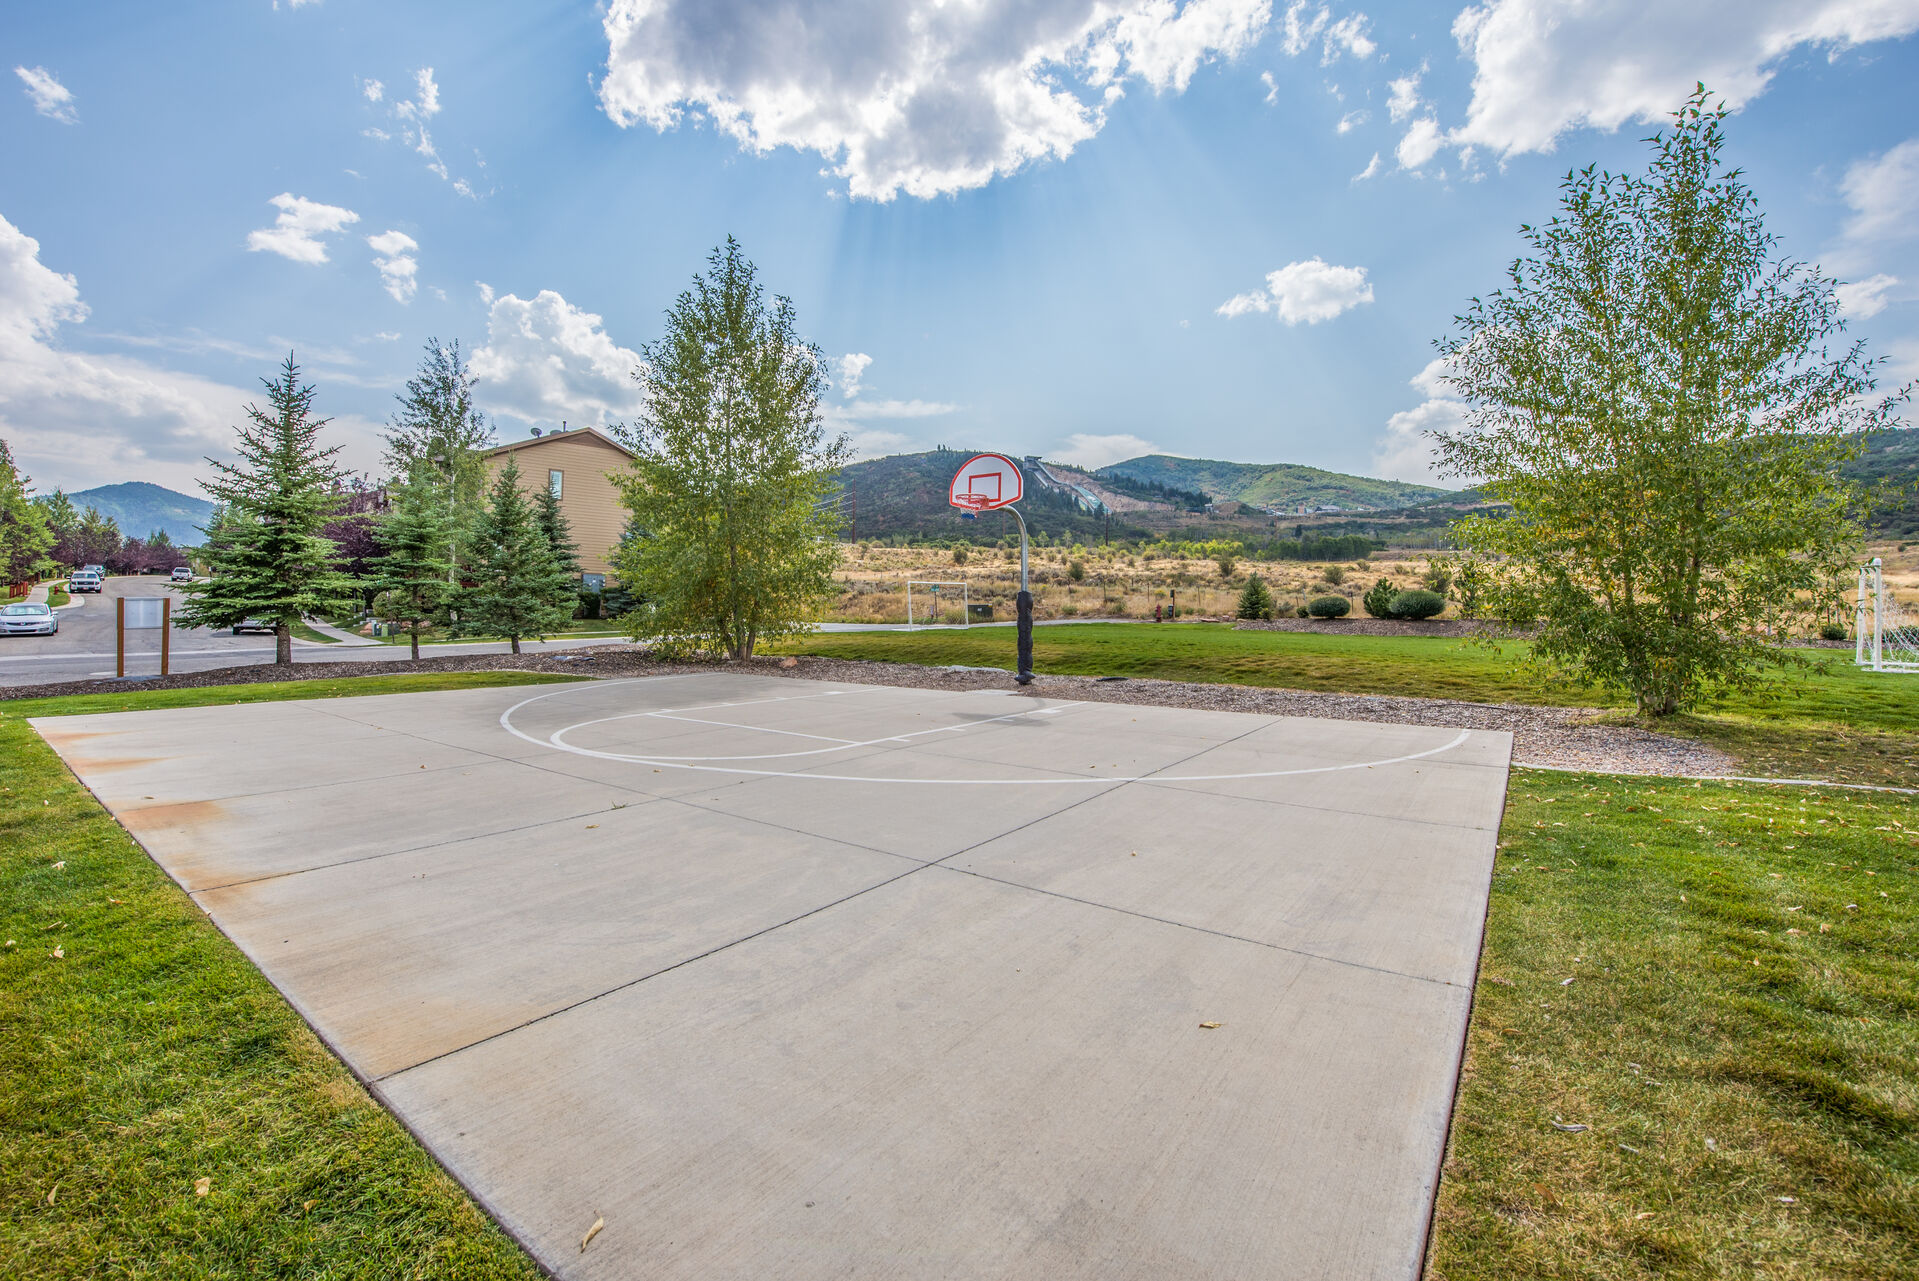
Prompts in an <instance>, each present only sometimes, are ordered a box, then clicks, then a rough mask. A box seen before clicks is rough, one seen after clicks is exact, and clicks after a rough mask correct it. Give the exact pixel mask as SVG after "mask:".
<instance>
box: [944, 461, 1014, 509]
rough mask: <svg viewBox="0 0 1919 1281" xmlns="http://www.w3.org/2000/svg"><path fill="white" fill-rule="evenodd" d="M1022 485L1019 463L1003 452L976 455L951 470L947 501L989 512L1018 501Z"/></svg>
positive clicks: (957, 505) (958, 505)
mask: <svg viewBox="0 0 1919 1281" xmlns="http://www.w3.org/2000/svg"><path fill="white" fill-rule="evenodd" d="M1024 484H1025V481H1024V478H1023V477H1022V476H1021V475H1020V470H1019V466H1018V464H1016V463H1014V461H1013V460H1012V459H1010V458H1008V457H1006V456H1005V455H1004V454H975V455H974V456H973V457H971V458H969V459H967V460H966V462H965V464H964V465H962V466H961V467H960V469H959V470H958V471H957V472H954V473H953V484H952V486H951V488H950V489H948V490H947V494H946V501H947V502H949V503H951V504H952V505H953V506H955V507H963V508H965V509H966V510H967V511H976V512H981V511H992V510H993V509H994V508H995V507H1006V506H1009V505H1011V504H1013V503H1016V502H1018V501H1019V500H1020V497H1021V495H1022V493H1023V492H1024Z"/></svg>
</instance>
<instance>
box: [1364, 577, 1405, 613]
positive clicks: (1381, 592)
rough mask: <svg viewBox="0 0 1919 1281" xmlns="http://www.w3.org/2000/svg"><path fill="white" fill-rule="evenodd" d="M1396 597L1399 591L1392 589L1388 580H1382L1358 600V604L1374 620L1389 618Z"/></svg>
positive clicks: (1395, 588)
mask: <svg viewBox="0 0 1919 1281" xmlns="http://www.w3.org/2000/svg"><path fill="white" fill-rule="evenodd" d="M1398 595H1399V589H1398V588H1397V587H1394V586H1393V585H1392V582H1391V581H1390V580H1389V579H1384V578H1382V579H1380V580H1379V581H1378V582H1376V583H1374V584H1373V585H1372V587H1371V588H1370V589H1369V590H1368V591H1367V593H1366V594H1365V595H1364V596H1362V597H1360V598H1359V603H1360V604H1362V605H1364V606H1365V607H1366V612H1367V613H1368V614H1371V615H1372V616H1373V617H1374V618H1391V617H1392V616H1393V600H1394V598H1395V597H1397V596H1398Z"/></svg>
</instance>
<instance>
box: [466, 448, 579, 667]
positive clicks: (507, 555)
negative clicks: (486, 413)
mask: <svg viewBox="0 0 1919 1281" xmlns="http://www.w3.org/2000/svg"><path fill="white" fill-rule="evenodd" d="M468 574H469V576H470V577H471V578H472V579H473V586H471V587H470V588H467V589H466V590H465V591H463V592H461V593H460V602H459V603H460V619H459V622H458V623H457V624H456V627H457V630H459V631H461V632H464V633H468V634H470V635H480V636H504V637H506V638H507V639H508V640H510V641H512V642H513V652H514V653H516V654H517V653H519V652H520V641H521V639H522V638H524V637H527V636H544V635H545V634H546V633H548V632H556V631H559V630H560V629H561V628H563V627H565V626H566V623H567V620H568V619H570V618H572V617H573V610H574V608H575V606H576V605H577V604H578V600H579V598H578V594H577V591H576V589H575V586H574V582H573V579H572V578H571V577H570V576H569V575H568V574H567V573H566V571H565V570H563V569H561V568H560V564H559V562H558V561H557V560H555V559H554V557H553V549H552V548H551V547H549V546H548V545H547V541H546V535H545V534H544V533H542V532H541V530H540V522H539V518H538V515H537V513H536V509H535V507H534V505H533V504H532V503H530V502H528V501H527V498H526V494H525V493H524V492H522V491H521V489H520V467H519V464H518V463H516V462H515V461H513V459H512V458H511V457H509V458H508V459H507V464H506V466H505V467H503V468H501V469H500V473H499V475H498V476H497V477H495V479H494V482H493V492H492V494H491V496H490V497H489V499H488V502H487V505H486V510H485V511H484V512H482V513H481V514H480V518H479V519H478V520H477V521H476V522H474V541H473V557H472V560H471V561H470V563H469V565H468Z"/></svg>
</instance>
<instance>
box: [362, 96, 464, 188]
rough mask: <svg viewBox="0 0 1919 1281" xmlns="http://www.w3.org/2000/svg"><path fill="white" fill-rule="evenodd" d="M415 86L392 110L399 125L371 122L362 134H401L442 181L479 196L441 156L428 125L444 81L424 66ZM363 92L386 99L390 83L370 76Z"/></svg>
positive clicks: (386, 137)
mask: <svg viewBox="0 0 1919 1281" xmlns="http://www.w3.org/2000/svg"><path fill="white" fill-rule="evenodd" d="M413 89H414V92H413V96H412V97H411V98H402V99H400V100H399V101H397V102H395V103H393V105H392V107H391V109H390V114H391V115H392V117H393V119H394V120H395V121H396V122H397V125H396V127H395V128H394V129H393V130H392V131H388V130H385V129H380V128H376V127H372V126H369V127H368V128H365V129H362V130H361V131H360V133H361V135H362V136H364V137H368V138H371V139H373V140H374V141H375V142H387V141H390V140H391V139H392V138H393V137H395V136H396V135H397V136H398V137H399V139H400V141H402V142H404V143H405V144H406V145H407V146H409V147H411V148H413V150H414V152H415V153H416V154H418V155H420V156H423V157H425V159H426V167H427V169H428V170H429V171H430V172H432V173H434V174H436V175H437V176H438V177H439V179H440V180H441V181H442V182H452V183H453V189H454V190H455V191H457V192H459V193H460V194H461V195H463V196H465V197H467V198H468V199H478V197H477V196H475V195H474V192H473V187H472V185H471V184H470V183H468V182H467V180H466V179H464V178H460V179H457V180H456V179H454V178H453V176H452V175H451V174H450V173H449V172H448V170H447V167H446V161H444V160H442V159H441V158H440V151H439V148H438V147H436V146H435V145H434V143H433V135H432V133H431V132H430V131H428V129H427V127H426V122H427V121H429V120H431V119H432V118H433V117H434V116H437V115H439V114H440V85H439V82H438V81H436V80H435V79H434V78H433V68H432V67H421V68H420V69H419V70H418V71H415V72H414V73H413ZM361 92H362V93H363V94H365V95H366V100H367V101H368V102H371V103H377V102H380V101H382V100H383V99H384V97H385V93H386V86H385V85H383V84H381V83H380V82H379V81H378V80H368V81H365V82H364V83H363V84H362V86H361ZM482 167H484V166H482Z"/></svg>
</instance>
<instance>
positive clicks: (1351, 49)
mask: <svg viewBox="0 0 1919 1281" xmlns="http://www.w3.org/2000/svg"><path fill="white" fill-rule="evenodd" d="M1371 25H1372V20H1371V19H1369V18H1368V17H1367V16H1366V15H1365V14H1363V13H1349V14H1347V15H1346V16H1345V17H1343V18H1341V19H1339V20H1338V21H1334V20H1333V15H1332V11H1331V10H1329V9H1328V8H1327V7H1326V6H1325V5H1318V6H1314V5H1310V4H1308V3H1306V0H1293V3H1292V4H1290V5H1288V6H1287V7H1286V16H1285V18H1284V19H1283V21H1282V22H1281V28H1280V42H1279V47H1280V48H1281V49H1282V50H1284V51H1285V54H1286V56H1287V57H1289V58H1297V57H1298V56H1299V55H1300V54H1302V53H1305V52H1306V50H1308V49H1310V48H1311V47H1312V45H1313V42H1314V41H1315V40H1317V41H1319V65H1320V66H1322V67H1329V66H1331V65H1332V64H1333V63H1335V62H1337V61H1339V59H1340V58H1341V57H1343V56H1345V55H1347V54H1351V55H1352V56H1353V57H1355V58H1358V59H1359V60H1360V61H1362V62H1363V61H1365V60H1366V59H1367V58H1370V57H1372V56H1373V51H1374V50H1376V49H1377V48H1378V47H1379V46H1378V45H1377V44H1376V43H1375V42H1374V41H1373V38H1372V34H1371V32H1370V30H1369V28H1370V27H1371Z"/></svg>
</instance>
